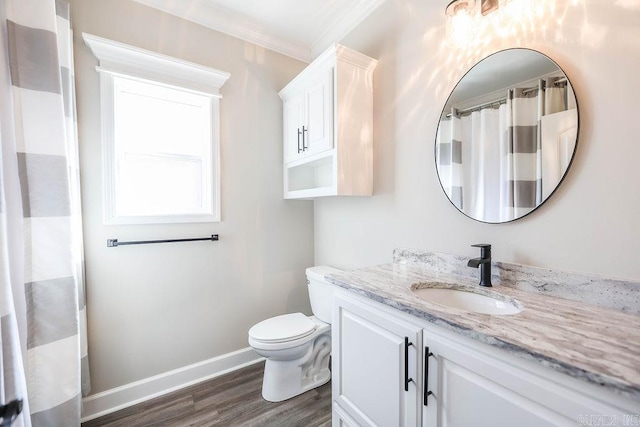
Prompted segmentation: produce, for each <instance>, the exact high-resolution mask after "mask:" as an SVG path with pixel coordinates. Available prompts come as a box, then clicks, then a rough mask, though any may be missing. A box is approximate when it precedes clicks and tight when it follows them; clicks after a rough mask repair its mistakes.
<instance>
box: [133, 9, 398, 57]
mask: <svg viewBox="0 0 640 427" xmlns="http://www.w3.org/2000/svg"><path fill="white" fill-rule="evenodd" d="M134 1H136V2H138V3H140V4H143V5H146V6H149V7H152V8H155V9H158V10H161V11H163V12H166V13H169V14H171V15H174V16H178V17H180V18H183V19H186V20H188V21H191V22H195V23H196V24H199V25H202V26H204V27H207V28H211V29H213V30H216V31H219V32H221V33H225V34H228V35H230V36H233V37H236V38H239V39H241V40H245V41H248V42H250V43H254V44H256V45H258V46H262V47H264V48H266V49H269V50H273V51H275V52H278V53H281V54H283V55H286V56H289V57H292V58H295V59H297V60H299V61H302V62H306V63H310V62H311V61H312V60H313V59H314V58H315V57H316V56H318V55H320V54H321V53H322V52H323V51H324V50H326V49H327V48H328V47H329V46H330V45H331V44H333V43H335V42H338V41H340V40H341V39H342V38H343V37H344V36H346V35H347V34H348V33H349V32H351V31H352V30H353V29H354V28H355V27H357V26H358V25H359V24H360V23H361V22H362V21H363V20H364V19H365V18H366V17H367V16H369V14H370V13H371V12H373V11H374V10H375V9H376V8H378V6H380V5H381V4H382V3H384V2H385V1H386V0H357V1H353V4H352V5H350V7H349V9H348V10H346V11H341V12H340V13H339V14H338V15H339V18H338V19H337V20H336V21H335V22H334V23H333V24H332V25H330V26H328V28H327V29H326V30H325V31H324V32H323V33H322V34H321V35H320V36H318V37H317V38H316V39H315V40H314V41H313V43H312V44H311V46H307V45H304V44H301V43H295V42H292V41H291V40H288V39H284V38H282V37H277V36H274V35H273V34H270V33H269V31H268V29H267V30H262V29H263V28H264V24H262V23H259V22H255V21H252V20H250V19H248V18H247V17H246V16H242V15H239V14H237V13H235V12H231V11H228V10H224V9H223V8H220V7H218V6H215V5H214V4H212V3H211V2H209V1H207V0H191V1H166V0H134Z"/></svg>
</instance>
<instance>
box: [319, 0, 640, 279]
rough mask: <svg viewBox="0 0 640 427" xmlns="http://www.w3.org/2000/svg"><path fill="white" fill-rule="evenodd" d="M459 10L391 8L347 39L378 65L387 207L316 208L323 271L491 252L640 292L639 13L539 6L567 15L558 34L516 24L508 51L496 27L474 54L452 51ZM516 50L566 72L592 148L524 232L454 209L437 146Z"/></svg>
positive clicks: (408, 3) (582, 140) (416, 4)
mask: <svg viewBox="0 0 640 427" xmlns="http://www.w3.org/2000/svg"><path fill="white" fill-rule="evenodd" d="M447 3H448V2H447V1H446V0H445V1H437V2H436V1H423V0H387V2H386V3H384V4H383V5H382V6H381V7H380V8H379V9H378V10H376V11H375V12H374V13H373V15H371V16H370V17H369V18H367V20H365V21H364V22H363V23H362V24H361V25H360V26H359V27H358V28H357V29H356V30H355V31H353V32H352V33H351V34H350V35H349V36H348V37H347V38H346V39H345V40H344V43H345V44H346V45H348V46H350V47H352V48H354V49H359V50H361V51H362V52H363V53H365V54H368V55H370V56H372V57H374V58H377V59H378V60H379V64H378V67H377V68H376V71H375V75H374V105H375V107H374V121H375V128H374V135H375V140H374V146H375V149H374V150H375V152H374V159H375V160H374V174H375V178H374V181H375V182H374V196H373V197H370V198H326V199H322V200H317V201H316V202H315V259H316V263H318V264H325V263H326V264H333V265H336V266H339V267H344V268H350V267H360V266H366V265H371V264H376V263H385V262H390V260H391V252H392V250H393V248H395V247H399V246H401V247H410V248H419V249H428V250H434V251H440V252H447V253H454V254H461V255H468V256H476V255H477V250H476V249H475V248H470V247H469V245H471V244H473V243H480V242H488V243H492V244H493V245H494V252H493V253H494V258H495V259H497V260H502V261H507V262H515V263H520V264H527V265H533V266H540V267H549V268H558V269H563V270H570V271H578V272H584V273H594V274H600V275H605V276H612V277H618V278H626V279H635V280H640V262H639V261H638V254H640V222H639V218H640V167H639V163H638V159H640V144H639V143H638V141H639V137H638V132H639V131H638V129H639V128H638V118H637V117H635V116H636V115H637V114H636V113H637V111H638V109H637V107H636V105H637V103H638V99H637V97H638V94H639V93H640V80H639V79H638V78H637V75H638V72H639V71H640V26H639V25H638V23H640V7H639V6H638V4H637V2H604V1H596V0H579V1H577V2H574V1H572V0H555V1H553V0H548V1H544V2H536V3H537V4H543V5H544V4H546V5H550V4H555V6H556V14H555V16H553V17H552V19H550V20H549V21H548V22H546V24H545V25H546V30H543V28H544V26H543V22H541V20H539V19H534V20H533V22H532V23H531V28H533V29H534V31H529V30H522V29H518V28H516V24H517V23H506V24H503V28H504V25H507V26H511V28H512V29H513V30H514V34H515V35H513V36H509V37H506V38H501V37H500V36H499V34H498V32H497V30H496V29H494V28H493V27H487V28H485V29H484V30H483V31H482V32H481V33H480V34H479V36H478V37H479V38H480V40H482V41H486V42H487V44H486V46H484V47H481V48H475V49H473V50H468V51H462V52H455V51H452V50H451V49H448V48H446V47H445V46H444V45H443V42H444V37H445V34H446V31H445V19H444V8H445V6H446V4H447ZM574 3H576V4H577V5H576V6H574V5H573V4H574ZM624 4H626V5H627V6H626V8H625V7H623V5H624ZM485 19H489V18H485ZM485 22H490V21H485ZM508 47H530V48H534V49H537V50H540V51H542V52H543V53H545V54H547V55H549V56H550V57H551V58H552V59H554V60H555V61H556V62H558V63H559V64H560V66H561V67H563V69H564V70H565V72H566V73H567V74H568V76H569V78H570V79H571V81H572V83H573V85H574V87H575V90H576V95H577V98H578V102H579V107H580V122H581V127H580V137H579V143H578V150H577V155H576V158H575V160H574V164H573V166H572V168H571V170H570V171H569V174H568V176H567V178H566V179H565V181H564V182H563V184H562V186H561V188H560V189H559V190H558V191H557V192H556V194H554V195H553V196H552V198H551V199H550V200H549V201H547V203H545V205H543V206H542V207H541V208H540V209H538V210H537V211H536V212H534V213H533V214H531V215H529V216H528V217H526V218H524V219H521V220H519V221H516V222H513V223H509V224H502V225H488V224H482V223H478V222H475V221H473V220H471V219H469V218H467V217H465V216H463V215H462V214H460V213H459V212H458V211H457V210H456V209H455V208H454V207H453V206H452V205H451V204H450V203H449V201H448V200H447V198H446V197H445V195H444V193H443V191H442V189H441V188H440V184H439V182H438V178H437V175H436V171H435V166H434V155H433V151H434V150H433V146H434V137H435V133H436V127H437V123H438V117H439V115H440V112H441V109H442V106H443V105H444V103H445V101H446V98H447V96H448V94H449V92H450V91H451V89H452V88H453V86H454V85H455V83H456V82H457V81H458V80H459V78H460V77H461V76H462V75H463V74H464V73H465V72H466V71H467V70H468V69H469V68H470V67H471V66H472V65H473V63H475V62H476V61H477V60H479V59H480V58H482V57H484V56H486V55H487V54H489V53H492V52H495V51H498V50H500V49H502V48H508Z"/></svg>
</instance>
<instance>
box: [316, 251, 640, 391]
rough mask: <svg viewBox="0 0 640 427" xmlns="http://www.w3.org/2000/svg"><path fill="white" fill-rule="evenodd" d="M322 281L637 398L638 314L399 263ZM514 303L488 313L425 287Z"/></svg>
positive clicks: (639, 363)
mask: <svg viewBox="0 0 640 427" xmlns="http://www.w3.org/2000/svg"><path fill="white" fill-rule="evenodd" d="M326 279H327V281H329V282H330V283H333V284H335V285H338V286H340V287H342V288H346V289H348V290H350V291H353V292H356V293H358V294H361V295H364V296H366V297H368V298H370V299H372V300H375V301H378V302H381V303H383V304H385V305H388V306H390V307H393V308H396V309H399V310H401V311H404V312H406V313H408V314H411V315H413V316H416V317H418V318H421V319H425V320H427V321H429V322H431V323H434V324H436V325H438V326H441V327H444V328H446V329H448V330H451V331H453V332H456V333H459V334H461V335H464V336H467V337H469V338H472V339H474V340H477V341H481V342H484V343H487V344H489V345H492V346H494V347H498V348H501V349H503V350H505V351H508V352H509V353H511V354H513V355H515V356H518V357H522V358H524V359H528V360H532V361H534V362H538V363H540V364H541V365H543V366H547V367H549V368H551V369H554V370H556V371H558V372H562V373H564V374H567V375H569V376H572V377H575V378H578V379H582V380H585V381H588V382H591V383H594V384H598V385H601V386H603V387H606V388H607V389H609V390H611V391H613V392H616V393H618V394H620V395H623V396H626V397H629V398H631V399H633V400H640V316H638V315H631V314H626V313H623V312H621V311H617V310H612V309H607V308H599V307H595V306H592V305H588V304H585V303H580V302H576V301H572V300H568V299H563V298H557V297H552V296H548V295H542V294H538V293H533V292H527V291H522V290H519V289H515V288H512V287H507V286H500V283H495V282H494V286H493V287H492V288H481V287H480V286H478V284H477V280H473V279H470V278H469V277H462V276H457V275H451V274H449V273H440V272H437V271H428V270H426V269H424V268H419V267H415V266H408V265H404V264H399V263H393V264H385V265H380V266H375V267H369V268H364V269H359V270H352V271H345V272H344V273H340V274H331V275H328V276H327V277H326ZM434 282H437V283H439V284H445V285H446V286H448V285H450V286H451V287H453V288H465V289H470V290H472V291H474V292H476V293H481V294H485V295H491V296H493V297H496V298H498V299H502V300H507V301H508V300H512V299H513V300H516V301H517V304H518V305H519V307H520V308H521V311H520V312H519V313H517V314H512V315H488V314H479V313H472V312H468V311H462V310H458V309H454V308H449V307H445V306H442V305H438V304H435V303H430V302H426V301H424V300H422V299H420V298H418V297H417V296H415V295H414V294H413V293H412V292H411V289H412V288H416V287H428V286H429V283H434Z"/></svg>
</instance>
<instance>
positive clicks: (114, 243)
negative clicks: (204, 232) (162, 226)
mask: <svg viewBox="0 0 640 427" xmlns="http://www.w3.org/2000/svg"><path fill="white" fill-rule="evenodd" d="M203 240H210V241H212V242H215V241H217V240H218V235H217V234H212V235H211V237H198V238H195V239H167V240H137V241H133V242H118V239H107V247H108V248H115V247H118V246H125V245H146V244H148V243H174V242H198V241H203Z"/></svg>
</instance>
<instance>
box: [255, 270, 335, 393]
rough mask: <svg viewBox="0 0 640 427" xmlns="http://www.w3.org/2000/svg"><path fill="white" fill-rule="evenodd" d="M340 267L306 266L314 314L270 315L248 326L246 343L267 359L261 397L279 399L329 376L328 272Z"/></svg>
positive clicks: (330, 291) (330, 289)
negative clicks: (326, 278) (250, 326)
mask: <svg viewBox="0 0 640 427" xmlns="http://www.w3.org/2000/svg"><path fill="white" fill-rule="evenodd" d="M340 272H341V270H338V269H336V268H332V267H327V266H318V267H310V268H307V270H306V273H307V285H308V289H309V300H310V301H311V311H312V312H313V316H306V315H304V314H302V313H291V314H284V315H281V316H276V317H272V318H270V319H267V320H263V321H262V322H260V323H258V324H256V325H254V326H253V327H252V328H251V329H249V345H250V346H251V347H252V348H253V349H254V350H255V352H256V353H258V354H259V355H260V356H263V357H264V358H266V363H265V366H264V378H263V380H262V397H263V398H264V399H265V400H268V401H270V402H281V401H283V400H286V399H290V398H292V397H294V396H297V395H299V394H302V393H304V392H305V391H308V390H311V389H313V388H316V387H319V386H321V385H323V384H326V383H327V382H328V381H329V380H330V379H331V371H330V370H329V357H330V356H331V315H332V311H333V294H334V290H335V285H332V284H330V283H328V282H326V281H325V279H324V276H325V275H327V274H334V273H340Z"/></svg>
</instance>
